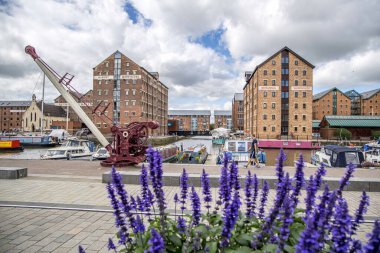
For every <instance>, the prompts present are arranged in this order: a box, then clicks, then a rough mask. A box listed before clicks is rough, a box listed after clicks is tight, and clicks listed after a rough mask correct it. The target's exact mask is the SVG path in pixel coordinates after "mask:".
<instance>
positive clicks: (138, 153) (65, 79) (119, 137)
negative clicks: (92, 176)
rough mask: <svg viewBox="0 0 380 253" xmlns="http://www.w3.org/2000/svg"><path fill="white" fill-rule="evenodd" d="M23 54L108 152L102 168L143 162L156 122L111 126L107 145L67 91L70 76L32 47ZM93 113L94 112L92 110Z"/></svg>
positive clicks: (157, 124)
mask: <svg viewBox="0 0 380 253" xmlns="http://www.w3.org/2000/svg"><path fill="white" fill-rule="evenodd" d="M25 53H27V54H29V55H30V56H31V57H32V58H33V60H34V62H35V63H36V64H37V65H38V66H39V67H40V69H41V70H42V72H44V73H45V75H46V76H47V77H48V78H49V80H50V81H51V83H52V84H53V85H54V86H55V88H56V89H57V90H58V92H59V93H60V94H61V95H62V96H63V98H64V99H65V100H66V102H67V103H68V104H69V105H70V106H71V108H72V109H73V110H74V111H75V113H76V114H77V115H78V116H79V118H80V119H81V120H82V121H83V123H84V124H86V126H87V127H88V128H89V129H90V131H91V132H92V133H93V134H94V136H95V137H96V138H97V139H98V141H99V142H100V144H101V145H103V146H104V147H105V148H106V149H107V150H108V152H109V153H110V157H109V158H107V159H106V160H105V161H102V162H101V165H102V166H111V165H115V166H126V165H133V164H138V163H140V162H142V161H144V160H145V154H146V149H147V148H148V145H147V139H148V128H150V129H156V128H158V127H159V123H158V122H156V121H147V122H132V123H130V124H128V125H127V126H125V127H121V126H118V125H116V124H114V125H113V126H112V127H111V133H112V136H113V142H112V144H110V143H109V142H108V140H107V139H106V138H105V137H104V135H103V134H102V133H101V132H100V131H99V129H98V128H97V127H96V126H95V124H94V123H93V122H92V120H91V119H90V118H89V117H88V116H87V114H86V113H85V112H84V111H83V109H82V108H81V107H80V105H79V104H78V103H77V102H76V101H75V99H74V98H73V97H72V96H71V94H70V92H69V91H68V90H70V87H72V86H71V85H70V82H71V81H72V79H73V78H74V76H73V75H70V74H69V73H66V74H65V75H64V76H60V75H59V74H58V73H57V72H55V71H54V70H53V69H52V68H51V67H50V66H49V65H48V64H46V63H45V62H44V61H43V60H42V59H41V58H40V57H39V56H38V55H37V53H36V50H35V49H34V47H32V46H26V47H25ZM66 89H68V90H66ZM96 108H97V107H96ZM93 113H95V111H93Z"/></svg>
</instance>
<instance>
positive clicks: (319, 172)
mask: <svg viewBox="0 0 380 253" xmlns="http://www.w3.org/2000/svg"><path fill="white" fill-rule="evenodd" d="M325 175H326V168H325V164H324V163H321V165H320V166H319V167H318V170H317V172H316V173H315V179H314V182H315V187H316V189H317V190H318V189H319V187H320V186H321V185H322V178H323V176H325Z"/></svg>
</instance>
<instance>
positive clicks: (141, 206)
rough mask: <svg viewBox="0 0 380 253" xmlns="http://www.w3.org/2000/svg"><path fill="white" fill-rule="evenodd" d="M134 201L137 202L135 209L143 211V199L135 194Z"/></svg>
mask: <svg viewBox="0 0 380 253" xmlns="http://www.w3.org/2000/svg"><path fill="white" fill-rule="evenodd" d="M136 202H137V209H138V210H139V211H141V212H142V211H145V205H144V201H142V200H141V198H140V196H137V198H136Z"/></svg>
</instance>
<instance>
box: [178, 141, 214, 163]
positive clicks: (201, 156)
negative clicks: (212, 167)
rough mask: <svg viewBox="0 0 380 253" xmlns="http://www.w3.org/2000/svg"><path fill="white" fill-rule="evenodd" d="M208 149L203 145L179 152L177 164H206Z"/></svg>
mask: <svg viewBox="0 0 380 253" xmlns="http://www.w3.org/2000/svg"><path fill="white" fill-rule="evenodd" d="M207 156H208V153H207V148H206V146H205V145H203V144H198V145H195V146H191V147H188V148H187V149H185V150H184V151H181V152H178V154H177V163H192V164H204V163H205V162H206V160H207Z"/></svg>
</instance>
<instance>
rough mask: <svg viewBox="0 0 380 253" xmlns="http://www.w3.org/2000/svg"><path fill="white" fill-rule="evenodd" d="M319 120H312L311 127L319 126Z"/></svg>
mask: <svg viewBox="0 0 380 253" xmlns="http://www.w3.org/2000/svg"><path fill="white" fill-rule="evenodd" d="M320 123H321V121H320V120H313V128H319V124H320Z"/></svg>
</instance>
